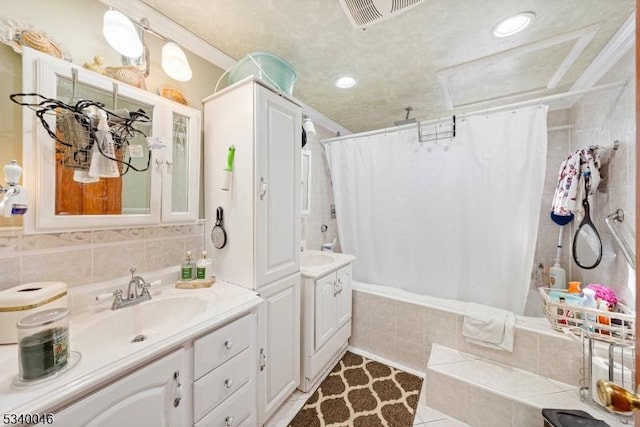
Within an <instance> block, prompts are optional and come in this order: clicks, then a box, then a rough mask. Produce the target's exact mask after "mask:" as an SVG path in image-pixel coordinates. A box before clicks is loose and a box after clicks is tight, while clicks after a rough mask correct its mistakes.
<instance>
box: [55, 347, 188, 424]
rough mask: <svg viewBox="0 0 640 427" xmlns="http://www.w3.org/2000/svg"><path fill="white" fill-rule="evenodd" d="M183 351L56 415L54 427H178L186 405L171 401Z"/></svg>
mask: <svg viewBox="0 0 640 427" xmlns="http://www.w3.org/2000/svg"><path fill="white" fill-rule="evenodd" d="M183 355H184V351H183V350H182V349H180V350H178V351H176V352H174V353H172V354H170V355H168V356H165V357H163V358H162V359H160V360H158V361H156V362H154V363H152V364H150V365H148V366H146V367H144V368H141V369H140V370H139V371H137V372H134V373H133V374H131V375H129V376H127V377H125V378H123V379H121V380H119V381H117V382H115V383H113V384H111V385H109V386H107V387H105V388H103V389H102V390H100V391H98V392H96V393H94V394H92V395H91V396H89V397H87V398H86V399H83V400H81V401H80V402H78V403H75V404H73V405H71V406H69V407H68V408H66V409H64V410H62V411H60V412H59V413H57V414H56V425H61V426H72V425H82V426H88V427H112V426H137V427H141V426H149V427H165V426H166V427H169V426H182V425H184V420H185V419H188V415H187V414H185V412H186V411H189V410H190V408H191V405H190V404H189V402H184V401H182V400H179V401H178V405H177V406H174V402H175V399H176V398H178V397H179V396H180V394H179V393H180V391H179V390H178V388H177V384H178V381H176V379H175V378H174V375H175V373H177V374H178V380H179V381H184V380H182V379H180V370H181V368H182V362H183Z"/></svg>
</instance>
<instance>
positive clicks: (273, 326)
mask: <svg viewBox="0 0 640 427" xmlns="http://www.w3.org/2000/svg"><path fill="white" fill-rule="evenodd" d="M260 293H261V296H262V298H264V303H263V304H262V305H261V306H260V309H259V314H258V329H259V331H260V333H259V337H258V339H259V345H258V348H259V355H258V358H259V372H258V377H259V380H258V381H259V383H258V402H259V405H258V406H259V418H260V423H261V424H262V422H264V421H265V420H266V419H268V418H269V417H270V416H271V415H273V413H274V412H275V411H276V410H277V409H278V407H279V406H280V405H281V404H282V403H283V402H284V401H285V400H286V399H287V397H288V396H289V395H290V394H291V393H293V391H294V390H295V389H296V387H298V385H299V384H300V276H299V275H298V274H295V275H293V276H291V277H287V278H285V279H283V280H280V281H279V282H276V283H274V284H273V285H270V286H267V287H265V288H263V289H261V290H260Z"/></svg>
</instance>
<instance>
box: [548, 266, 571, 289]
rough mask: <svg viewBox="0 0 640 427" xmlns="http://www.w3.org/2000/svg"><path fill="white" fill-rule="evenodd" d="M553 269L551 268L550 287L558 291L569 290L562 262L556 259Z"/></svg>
mask: <svg viewBox="0 0 640 427" xmlns="http://www.w3.org/2000/svg"><path fill="white" fill-rule="evenodd" d="M554 261H555V264H553V267H550V268H549V285H550V287H552V288H556V289H566V288H567V273H566V272H565V271H564V268H562V267H560V262H559V261H560V260H559V259H558V258H556V259H555V260H554Z"/></svg>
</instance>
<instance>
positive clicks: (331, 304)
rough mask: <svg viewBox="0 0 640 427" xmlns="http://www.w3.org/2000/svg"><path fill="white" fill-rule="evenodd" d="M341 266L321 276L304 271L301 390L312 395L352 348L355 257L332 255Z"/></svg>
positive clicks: (327, 270) (330, 268)
mask: <svg viewBox="0 0 640 427" xmlns="http://www.w3.org/2000/svg"><path fill="white" fill-rule="evenodd" d="M332 256H335V257H336V258H338V261H337V264H336V265H337V266H336V267H332V266H328V267H327V268H326V269H325V271H323V272H321V273H320V274H307V272H306V271H305V270H304V269H303V284H302V304H303V307H302V310H303V315H302V328H303V334H302V335H303V352H302V353H303V354H302V372H303V378H302V381H301V385H300V388H301V389H302V390H303V391H308V390H310V389H312V388H313V386H314V385H315V384H316V383H317V382H318V381H319V379H320V378H321V377H322V375H323V374H324V373H325V372H326V371H327V370H328V369H331V367H333V364H334V363H335V362H336V361H337V359H338V358H339V357H341V356H342V353H343V351H344V350H345V349H346V347H347V345H348V340H349V337H350V336H351V313H352V308H351V264H350V263H348V264H346V265H345V262H344V261H342V262H341V261H340V259H339V257H348V258H345V259H347V260H348V262H351V260H352V259H353V257H351V256H349V255H342V254H332Z"/></svg>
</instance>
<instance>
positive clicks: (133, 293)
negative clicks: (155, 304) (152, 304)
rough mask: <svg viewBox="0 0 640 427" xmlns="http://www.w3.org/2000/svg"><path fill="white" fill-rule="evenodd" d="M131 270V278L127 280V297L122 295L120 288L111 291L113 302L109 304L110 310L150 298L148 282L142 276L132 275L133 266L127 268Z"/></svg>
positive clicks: (134, 270)
mask: <svg viewBox="0 0 640 427" xmlns="http://www.w3.org/2000/svg"><path fill="white" fill-rule="evenodd" d="M129 271H130V272H131V280H129V286H128V287H127V298H126V299H124V298H123V297H122V290H121V289H117V290H115V291H114V292H113V296H114V298H113V304H111V310H117V309H119V308H123V307H128V306H130V305H135V304H139V303H141V302H142V301H148V300H150V299H151V293H150V292H149V287H150V286H151V284H150V283H147V282H145V280H144V279H143V278H142V276H134V273H135V272H136V269H135V268H132V269H131V270H129Z"/></svg>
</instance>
